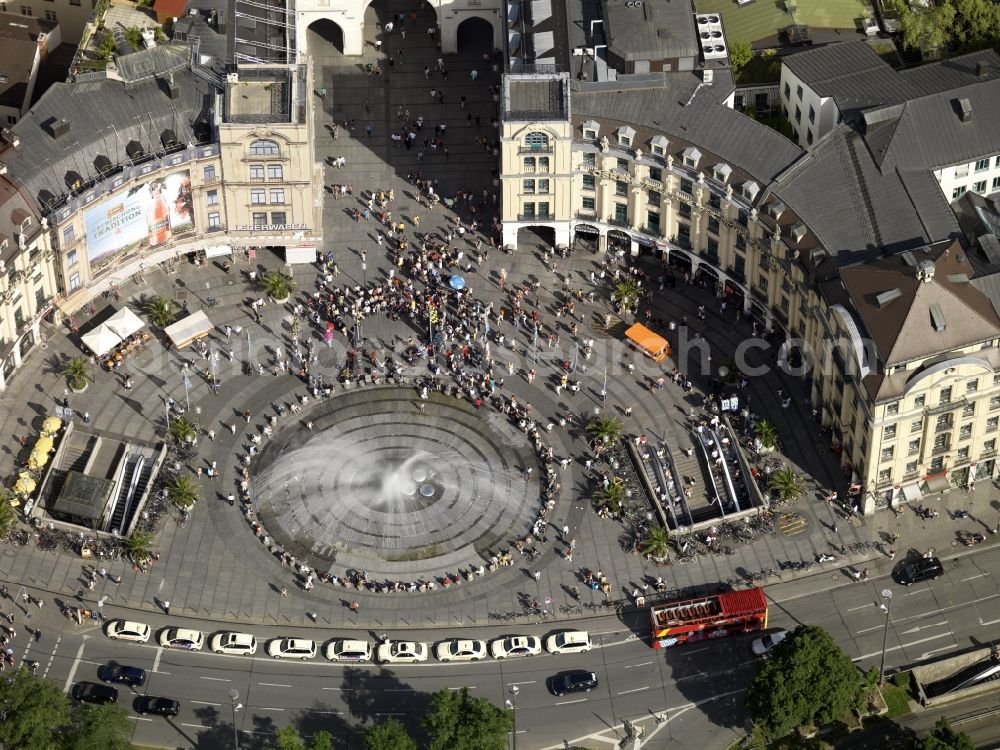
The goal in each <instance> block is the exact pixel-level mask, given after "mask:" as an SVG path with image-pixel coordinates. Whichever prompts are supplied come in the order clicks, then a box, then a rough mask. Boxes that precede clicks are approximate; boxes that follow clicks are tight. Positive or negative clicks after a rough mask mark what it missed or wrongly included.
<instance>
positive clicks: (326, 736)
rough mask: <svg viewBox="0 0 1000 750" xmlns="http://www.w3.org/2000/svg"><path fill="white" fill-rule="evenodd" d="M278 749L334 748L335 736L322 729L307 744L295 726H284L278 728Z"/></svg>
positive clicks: (315, 749) (329, 749)
mask: <svg viewBox="0 0 1000 750" xmlns="http://www.w3.org/2000/svg"><path fill="white" fill-rule="evenodd" d="M278 750H333V737H332V736H331V735H330V733H329V732H327V731H324V730H320V731H318V732H316V734H314V735H313V737H312V742H310V743H309V744H308V745H307V744H306V743H305V742H303V741H302V736H301V735H300V734H299V732H298V730H297V729H296V728H295V727H282V728H281V729H279V730H278Z"/></svg>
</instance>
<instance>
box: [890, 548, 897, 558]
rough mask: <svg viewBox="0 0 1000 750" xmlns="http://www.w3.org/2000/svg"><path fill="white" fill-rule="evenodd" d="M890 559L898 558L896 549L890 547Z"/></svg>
mask: <svg viewBox="0 0 1000 750" xmlns="http://www.w3.org/2000/svg"><path fill="white" fill-rule="evenodd" d="M889 559H890V560H895V559H896V550H894V549H891V548H890V549H889Z"/></svg>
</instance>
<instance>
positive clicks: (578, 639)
mask: <svg viewBox="0 0 1000 750" xmlns="http://www.w3.org/2000/svg"><path fill="white" fill-rule="evenodd" d="M593 647H594V644H592V643H591V642H590V633H588V632H587V631H586V630H567V631H565V632H562V633H556V634H554V635H550V636H549V637H548V638H546V639H545V650H546V651H548V652H549V653H550V654H579V653H581V652H583V651H590V649H592V648H593Z"/></svg>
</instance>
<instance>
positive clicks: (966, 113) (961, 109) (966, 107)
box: [958, 99, 972, 122]
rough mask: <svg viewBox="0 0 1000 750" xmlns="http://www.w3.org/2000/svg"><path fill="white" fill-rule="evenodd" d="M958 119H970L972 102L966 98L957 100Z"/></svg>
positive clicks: (963, 120)
mask: <svg viewBox="0 0 1000 750" xmlns="http://www.w3.org/2000/svg"><path fill="white" fill-rule="evenodd" d="M958 119H959V120H961V121H962V122H969V121H971V120H972V103H971V102H970V101H969V100H968V99H959V100H958Z"/></svg>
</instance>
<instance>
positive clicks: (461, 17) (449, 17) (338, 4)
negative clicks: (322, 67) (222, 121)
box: [295, 0, 506, 55]
mask: <svg viewBox="0 0 1000 750" xmlns="http://www.w3.org/2000/svg"><path fill="white" fill-rule="evenodd" d="M371 2H372V0H297V2H296V3H295V25H296V38H297V39H298V40H299V41H298V44H299V51H300V52H308V49H307V48H306V44H307V37H308V35H307V34H306V31H307V30H308V29H309V27H310V26H311V25H312V24H314V23H316V22H317V21H332V22H333V23H335V24H337V26H338V27H340V31H341V34H342V35H343V45H344V48H343V53H344V54H345V55H360V54H361V53H362V51H363V50H364V43H365V42H364V40H365V14H366V11H367V10H368V7H369V6H370V5H371ZM427 4H428V5H429V6H430V7H431V8H432V9H433V10H434V13H435V15H436V23H437V28H436V29H435V33H436V34H439V35H440V40H441V51H442V52H444V53H454V52H456V51H457V50H458V37H459V27H460V26H461V25H462V23H463V22H464V21H468V20H470V19H476V18H478V19H481V20H483V21H486V22H487V23H489V24H490V26H491V27H492V29H493V46H494V48H495V49H503V47H504V45H505V41H504V28H505V25H506V17H505V15H504V3H503V2H502V0H428V3H427ZM388 20H389V19H388V18H384V19H381V21H382V23H385V22H386V21H388ZM393 22H394V23H396V22H397V21H396V19H395V18H394V19H393ZM404 23H405V24H409V23H410V19H409V15H408V14H407V16H406V18H405V19H404ZM408 31H409V32H410V33H421V34H423V33H426V32H427V30H426V29H412V28H411V29H408ZM370 33H373V32H370Z"/></svg>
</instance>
